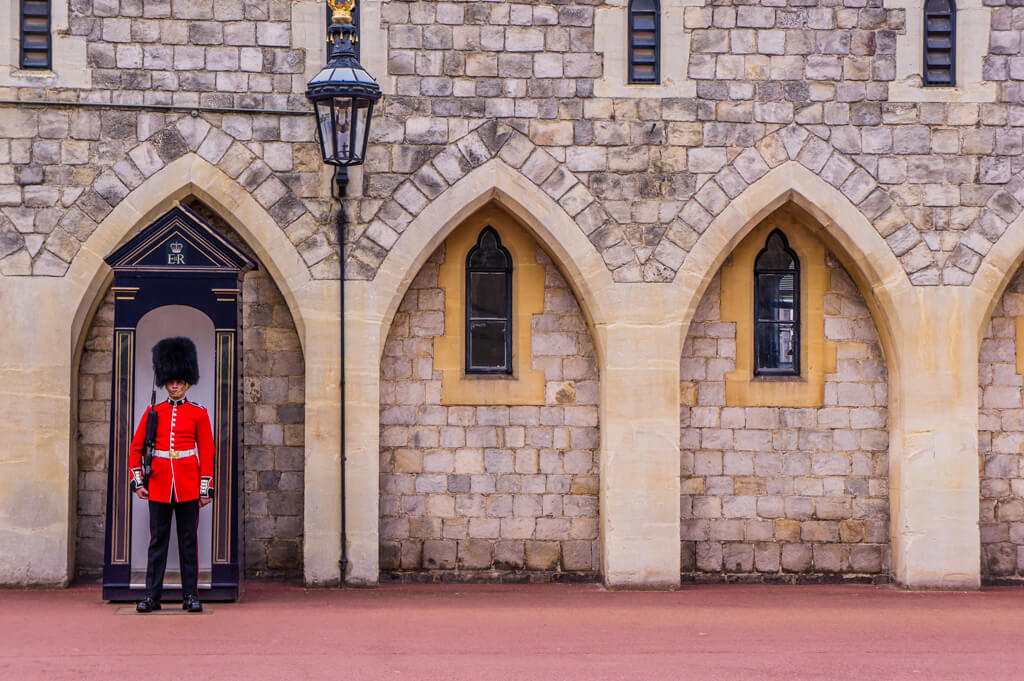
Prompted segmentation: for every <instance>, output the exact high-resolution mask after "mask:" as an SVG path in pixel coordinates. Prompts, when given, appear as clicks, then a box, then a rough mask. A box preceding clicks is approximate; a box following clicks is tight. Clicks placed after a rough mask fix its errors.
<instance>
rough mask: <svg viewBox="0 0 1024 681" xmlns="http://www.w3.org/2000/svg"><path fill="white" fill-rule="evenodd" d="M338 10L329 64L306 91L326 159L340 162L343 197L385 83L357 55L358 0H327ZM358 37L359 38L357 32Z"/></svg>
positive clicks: (334, 163)
mask: <svg viewBox="0 0 1024 681" xmlns="http://www.w3.org/2000/svg"><path fill="white" fill-rule="evenodd" d="M327 2H328V4H329V5H330V6H331V10H332V11H333V12H332V14H331V26H330V28H329V29H328V36H329V40H330V44H331V47H330V54H328V57H327V65H326V66H325V67H323V68H322V69H321V70H320V73H318V74H316V75H315V76H314V77H313V80H311V81H309V85H307V86H306V97H308V98H309V99H310V101H312V102H313V107H314V108H315V109H316V122H317V127H316V132H317V140H318V141H319V142H320V152H321V153H322V154H323V157H324V163H327V164H330V165H332V166H335V167H336V168H338V170H337V171H336V176H335V177H336V179H337V181H338V191H339V193H340V197H339V198H341V197H344V195H345V182H347V179H348V173H347V171H346V170H345V169H346V168H348V166H357V165H361V164H362V163H363V160H364V159H365V158H366V142H367V140H368V139H369V137H370V119H371V118H372V116H373V105H374V103H375V102H376V101H377V100H378V99H380V86H379V85H377V81H375V80H374V79H373V77H372V76H371V75H370V74H369V73H367V72H366V69H364V68H363V67H362V66H361V65H360V64H359V60H357V59H356V54H355V50H354V49H353V48H352V41H353V38H354V37H355V35H356V27H355V26H353V25H352V8H353V7H354V6H355V0H327ZM356 39H358V38H356Z"/></svg>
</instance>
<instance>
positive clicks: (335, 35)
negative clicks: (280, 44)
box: [306, 0, 381, 586]
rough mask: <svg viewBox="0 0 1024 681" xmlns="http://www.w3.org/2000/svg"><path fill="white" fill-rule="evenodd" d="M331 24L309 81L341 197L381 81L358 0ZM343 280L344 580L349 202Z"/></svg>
mask: <svg viewBox="0 0 1024 681" xmlns="http://www.w3.org/2000/svg"><path fill="white" fill-rule="evenodd" d="M327 3H328V5H330V7H331V10H332V14H331V25H330V27H329V28H328V29H327V33H328V39H329V41H330V52H329V53H328V56H327V65H326V66H324V67H323V68H322V69H321V70H320V72H319V73H318V74H316V76H314V77H313V79H312V80H311V81H309V84H308V85H307V86H306V97H308V98H309V99H310V101H312V102H313V108H314V110H315V114H316V136H317V141H318V142H319V143H320V153H321V154H322V155H323V158H324V163H326V164H328V165H332V166H334V168H335V170H334V180H335V183H336V184H337V192H338V193H337V199H338V200H339V201H342V200H343V199H344V198H345V190H346V188H347V186H348V167H349V166H355V165H361V164H362V163H363V161H364V160H365V158H366V143H367V140H368V139H369V138H370V121H371V119H372V117H373V105H374V104H375V103H376V102H377V100H378V99H380V95H381V92H380V86H379V85H377V81H375V80H374V79H373V77H372V76H371V75H370V74H369V73H367V72H366V69H364V68H363V67H362V66H361V65H360V64H359V60H358V59H356V55H355V51H354V50H353V48H352V41H353V38H354V37H355V35H356V27H355V26H353V25H352V8H353V7H355V4H356V3H355V0H327ZM337 225H338V265H339V268H340V269H339V272H338V280H339V286H340V296H339V298H340V303H339V305H340V317H341V330H340V336H341V338H340V341H341V372H340V373H341V456H340V459H341V490H340V491H341V558H340V560H339V561H338V562H339V565H340V568H341V584H342V585H343V586H344V584H345V577H346V574H347V573H348V533H347V531H346V522H345V520H346V518H345V207H344V206H338V222H337Z"/></svg>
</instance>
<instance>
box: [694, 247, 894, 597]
mask: <svg viewBox="0 0 1024 681" xmlns="http://www.w3.org/2000/svg"><path fill="white" fill-rule="evenodd" d="M826 264H827V267H828V274H829V277H828V279H829V283H828V288H827V291H826V293H825V298H824V312H825V337H826V338H827V339H829V340H831V341H833V342H834V343H835V344H836V372H835V373H834V374H826V375H825V401H824V406H822V407H820V408H778V407H771V406H770V405H765V406H763V407H745V408H744V407H727V406H725V383H724V376H725V374H726V373H728V372H730V371H732V370H734V369H735V360H736V342H735V338H736V328H735V326H736V325H735V324H733V323H722V322H721V316H720V303H721V277H720V275H718V276H716V277H715V279H714V280H713V281H712V283H711V285H710V286H709V288H708V290H707V292H706V293H705V295H704V297H703V299H702V300H701V302H700V305H699V307H698V309H697V312H696V315H695V317H694V321H693V323H692V324H691V325H690V331H689V334H688V336H687V338H686V342H685V344H684V346H683V357H682V369H681V374H680V377H681V379H682V381H683V395H684V399H685V396H686V395H687V394H691V395H695V397H696V401H695V403H692V406H685V404H684V406H683V407H682V408H681V476H682V479H681V483H682V496H681V504H680V506H681V523H682V528H681V533H682V540H683V544H682V570H683V576H684V579H688V580H697V581H715V580H723V579H724V580H729V581H734V580H739V581H808V580H820V579H835V578H843V579H850V578H860V579H868V580H873V581H878V580H885V579H886V575H887V573H888V569H889V546H888V544H889V524H888V518H889V496H888V494H889V461H888V448H889V442H888V432H887V412H888V410H887V407H886V404H887V392H886V391H887V372H886V368H885V362H884V359H883V357H882V353H881V348H880V345H879V342H878V336H877V333H876V331H875V327H874V324H873V322H872V319H871V316H870V313H869V312H868V309H867V307H866V306H865V304H864V300H863V299H862V298H861V296H860V294H859V292H858V291H857V289H856V287H855V286H854V284H853V282H852V281H851V279H850V277H849V276H848V275H847V273H846V272H845V271H844V270H843V268H842V266H841V265H839V264H838V262H836V260H835V259H834V257H833V256H831V254H829V255H828V256H826ZM805 333H806V331H805ZM694 387H695V388H696V390H695V391H694V390H693V388H694Z"/></svg>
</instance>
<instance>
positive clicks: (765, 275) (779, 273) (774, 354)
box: [754, 229, 800, 376]
mask: <svg viewBox="0 0 1024 681" xmlns="http://www.w3.org/2000/svg"><path fill="white" fill-rule="evenodd" d="M754 373H755V374H756V375H760V376H763V375H772V376H799V375H800V261H799V259H797V257H796V253H794V252H793V251H791V250H790V249H789V243H788V242H787V241H786V236H785V235H784V234H783V233H782V232H780V231H779V230H777V229H776V230H775V231H774V232H772V233H771V234H769V235H768V240H767V241H766V242H765V245H764V250H762V251H761V252H760V253H758V254H757V259H756V260H755V261H754Z"/></svg>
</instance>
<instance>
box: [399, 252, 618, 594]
mask: <svg viewBox="0 0 1024 681" xmlns="http://www.w3.org/2000/svg"><path fill="white" fill-rule="evenodd" d="M443 259H444V246H443V245H442V246H441V248H439V249H438V250H437V252H435V253H434V254H433V255H432V256H431V258H430V260H429V261H428V262H427V263H426V264H425V265H424V266H423V269H422V270H421V271H420V272H419V274H418V275H417V277H416V279H415V280H414V281H413V283H412V286H411V288H410V289H409V291H408V292H407V293H406V295H405V298H404V299H403V300H402V303H401V306H400V307H399V310H398V313H397V314H396V316H395V319H394V322H393V323H392V326H391V332H390V334H389V335H388V340H387V343H386V345H385V349H384V358H383V360H382V362H381V417H380V423H381V453H380V462H381V474H380V534H381V544H380V559H381V571H382V573H383V575H384V577H385V578H386V577H388V576H390V577H391V578H394V579H444V580H447V579H463V580H474V579H565V578H573V579H579V578H582V579H590V578H596V575H597V574H598V571H599V569H600V562H599V561H600V554H599V542H598V463H597V456H598V444H599V442H598V438H599V429H598V408H597V404H598V375H597V366H596V362H595V358H594V348H593V343H592V341H591V337H590V333H589V331H588V329H587V326H586V323H585V321H584V319H583V315H582V313H581V312H580V309H579V305H578V304H577V302H576V299H575V298H574V296H573V294H572V292H571V291H570V289H569V287H568V285H567V284H566V282H565V280H564V279H563V278H562V276H561V274H559V272H558V270H557V269H556V268H555V266H554V265H553V264H552V263H551V261H550V260H549V259H548V257H547V256H546V255H545V254H544V252H543V251H541V250H539V249H538V250H537V262H538V263H540V264H543V265H544V266H545V290H544V311H543V313H542V314H536V315H534V316H533V323H532V366H533V368H534V369H535V370H541V371H543V372H544V376H545V404H544V406H501V405H491V406H474V405H464V406H444V405H442V404H441V374H440V372H438V371H435V370H434V367H433V347H434V339H435V338H437V337H438V336H441V335H443V333H444V309H445V295H444V290H443V289H439V288H438V268H439V266H440V265H441V263H442V262H443V261H444V260H443Z"/></svg>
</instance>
